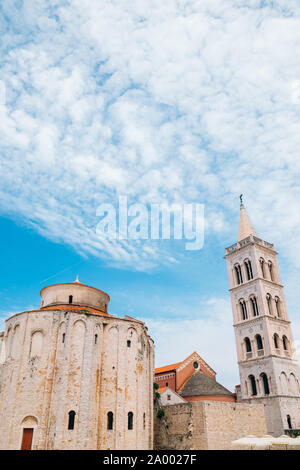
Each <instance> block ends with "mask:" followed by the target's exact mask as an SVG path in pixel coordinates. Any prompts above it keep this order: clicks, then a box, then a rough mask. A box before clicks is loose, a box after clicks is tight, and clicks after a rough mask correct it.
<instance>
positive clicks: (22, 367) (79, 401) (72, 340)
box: [0, 287, 154, 449]
mask: <svg viewBox="0 0 300 470" xmlns="http://www.w3.org/2000/svg"><path fill="white" fill-rule="evenodd" d="M76 288H77V287H76ZM73 308H74V309H75V306H74V307H72V306H65V307H64V306H62V305H60V307H59V308H58V307H55V306H54V307H51V308H50V309H49V307H47V308H46V309H41V310H34V311H29V312H23V313H19V314H16V315H14V316H12V317H11V318H9V319H8V320H7V321H6V327H5V331H4V334H3V335H2V337H1V338H0V340H1V339H2V348H1V353H0V357H1V365H0V449H20V448H21V442H22V435H23V428H31V429H33V430H34V431H33V442H32V448H33V449H151V448H152V446H153V442H152V439H153V370H154V345H153V341H152V339H151V338H150V337H149V335H148V333H147V328H146V327H145V325H144V323H143V322H140V321H138V320H135V319H133V318H130V317H125V318H124V319H123V318H118V317H114V316H111V315H107V314H101V312H100V311H99V312H98V313H96V312H94V313H93V312H92V311H88V310H86V309H84V308H83V309H81V310H79V311H78V310H76V311H73V310H72V309H73ZM70 411H72V412H75V423H74V429H68V427H69V425H68V423H69V412H70ZM109 412H111V413H113V426H112V429H111V430H110V429H108V415H107V414H108V413H109ZM128 413H133V416H132V429H128Z"/></svg>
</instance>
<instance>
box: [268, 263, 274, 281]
mask: <svg viewBox="0 0 300 470" xmlns="http://www.w3.org/2000/svg"><path fill="white" fill-rule="evenodd" d="M268 267H269V273H270V279H271V281H274V276H273V264H272V262H271V261H269V262H268Z"/></svg>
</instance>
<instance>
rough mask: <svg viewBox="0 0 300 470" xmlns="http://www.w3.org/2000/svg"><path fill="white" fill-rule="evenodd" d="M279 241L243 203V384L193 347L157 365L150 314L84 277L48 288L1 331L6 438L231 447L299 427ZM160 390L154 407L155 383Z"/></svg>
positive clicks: (235, 274)
mask: <svg viewBox="0 0 300 470" xmlns="http://www.w3.org/2000/svg"><path fill="white" fill-rule="evenodd" d="M276 254H277V253H276V251H275V250H274V246H273V245H272V244H271V243H268V242H266V241H264V240H262V239H261V238H259V237H258V235H257V234H256V232H255V229H254V227H253V225H252V224H251V222H250V219H249V217H248V215H247V212H246V209H245V207H244V205H243V204H241V211H240V226H239V234H238V240H237V242H236V243H235V244H234V245H232V246H230V247H229V248H226V254H225V258H226V262H227V267H228V275H229V284H230V296H231V301H232V309H233V319H234V329H235V336H236V346H237V354H238V366H239V372H240V380H241V382H240V385H239V387H238V389H237V390H238V393H237V394H233V393H232V392H230V391H229V390H227V389H226V388H225V387H223V386H222V385H221V384H219V383H218V382H217V381H216V373H215V371H214V370H213V369H212V368H211V367H210V366H209V365H208V364H207V363H206V362H205V361H204V360H203V359H202V358H201V357H200V356H199V355H198V354H197V353H196V352H193V353H192V354H191V355H190V356H188V357H187V358H186V359H184V360H183V361H181V362H178V363H176V364H171V365H168V366H163V367H160V368H157V369H154V343H153V340H152V339H151V338H150V336H149V334H148V331H147V327H146V325H145V324H144V323H143V322H142V321H139V320H136V319H134V318H132V317H129V316H125V317H124V318H119V317H116V316H113V315H110V314H109V301H110V298H109V296H108V294H106V293H105V292H102V291H101V290H99V289H96V288H94V287H90V286H87V285H84V284H82V283H81V282H79V281H78V279H76V281H74V282H71V283H65V284H55V285H51V286H47V287H44V288H43V289H42V290H41V305H40V308H39V309H37V310H31V311H26V312H21V313H17V314H14V315H13V316H11V317H10V318H8V319H7V320H6V325H5V331H4V332H2V333H0V449H49V450H51V449H108V450H115V449H153V448H155V449H179V450H184V449H213V448H216V449H228V448H230V443H231V442H232V441H233V440H236V439H239V438H241V437H244V436H246V435H247V434H254V435H257V436H263V435H264V434H266V433H268V434H272V435H274V436H279V435H281V434H283V433H284V432H286V431H287V430H289V429H300V388H299V384H300V371H299V365H298V361H297V360H296V356H295V347H294V342H293V336H292V330H291V323H290V320H289V317H288V312H287V307H286V303H285V298H284V290H283V286H282V283H281V280H280V273H279V267H278V263H277V258H276ZM154 381H155V382H156V383H157V387H159V390H160V392H161V400H160V406H161V407H162V409H163V410H164V413H163V414H162V413H161V416H163V418H162V419H158V414H157V413H156V409H155V406H156V405H157V403H156V404H155V400H154V393H153V382H154Z"/></svg>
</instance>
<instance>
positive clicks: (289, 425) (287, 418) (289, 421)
mask: <svg viewBox="0 0 300 470" xmlns="http://www.w3.org/2000/svg"><path fill="white" fill-rule="evenodd" d="M286 420H287V425H288V428H289V429H293V426H292V420H291V417H290V415H287V417H286Z"/></svg>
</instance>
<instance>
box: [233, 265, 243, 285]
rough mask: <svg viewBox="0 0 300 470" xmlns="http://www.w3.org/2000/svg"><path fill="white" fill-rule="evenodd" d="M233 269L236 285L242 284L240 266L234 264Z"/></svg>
mask: <svg viewBox="0 0 300 470" xmlns="http://www.w3.org/2000/svg"><path fill="white" fill-rule="evenodd" d="M234 269H235V274H236V281H237V283H238V284H242V282H243V276H242V269H241V266H240V265H239V264H236V265H235V266H234Z"/></svg>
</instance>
